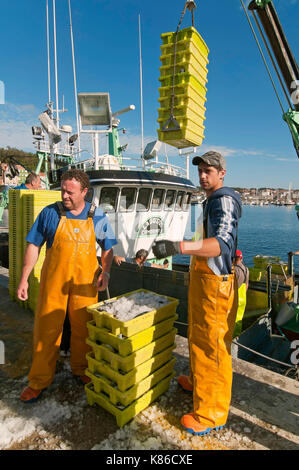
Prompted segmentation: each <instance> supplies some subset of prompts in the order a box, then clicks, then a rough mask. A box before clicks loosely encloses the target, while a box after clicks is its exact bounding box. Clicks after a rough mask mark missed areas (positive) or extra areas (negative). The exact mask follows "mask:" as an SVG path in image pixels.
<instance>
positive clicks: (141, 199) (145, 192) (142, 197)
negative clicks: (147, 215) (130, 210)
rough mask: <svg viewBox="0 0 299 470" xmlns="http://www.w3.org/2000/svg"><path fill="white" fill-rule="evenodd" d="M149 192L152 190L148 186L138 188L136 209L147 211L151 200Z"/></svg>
mask: <svg viewBox="0 0 299 470" xmlns="http://www.w3.org/2000/svg"><path fill="white" fill-rule="evenodd" d="M151 194H152V190H151V189H150V188H141V189H139V193H138V199H137V206H136V210H137V211H148V209H149V205H150V200H151Z"/></svg>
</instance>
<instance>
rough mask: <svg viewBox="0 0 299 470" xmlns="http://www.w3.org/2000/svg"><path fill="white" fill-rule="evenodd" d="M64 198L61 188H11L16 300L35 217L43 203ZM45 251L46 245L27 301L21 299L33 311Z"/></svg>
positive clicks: (12, 270)
mask: <svg viewBox="0 0 299 470" xmlns="http://www.w3.org/2000/svg"><path fill="white" fill-rule="evenodd" d="M60 200H61V193H60V191H38V190H36V191H33V190H32V191H31V190H20V189H14V190H10V191H9V292H10V296H11V299H12V300H17V295H16V292H17V287H18V284H19V281H20V278H21V273H22V266H23V258H24V253H25V250H26V246H27V242H26V236H27V234H28V232H29V230H30V229H31V227H32V225H33V223H34V221H35V219H36V217H37V216H38V214H39V213H40V212H41V211H42V209H43V208H44V207H46V206H47V205H49V204H53V203H54V202H56V201H60ZM45 254H46V246H45V245H44V246H43V247H42V249H41V251H40V255H39V258H38V261H37V263H36V265H35V266H34V268H33V270H32V273H31V275H30V277H29V282H28V284H29V287H28V301H26V302H20V303H21V305H22V306H23V307H25V308H29V309H30V310H32V311H34V310H35V307H36V302H37V296H38V290H39V283H40V273H41V268H42V265H43V262H44V258H45Z"/></svg>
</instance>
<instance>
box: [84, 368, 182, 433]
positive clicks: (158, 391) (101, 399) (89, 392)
mask: <svg viewBox="0 0 299 470" xmlns="http://www.w3.org/2000/svg"><path fill="white" fill-rule="evenodd" d="M174 376H175V374H174V373H172V374H170V375H169V376H167V377H166V378H165V379H163V380H162V381H161V382H159V383H158V384H157V385H155V387H153V388H152V389H151V390H149V391H148V392H146V393H145V394H144V395H142V396H141V397H140V398H138V399H137V400H135V401H133V403H131V405H129V406H128V407H126V408H125V409H121V408H118V407H117V406H115V405H113V404H112V403H111V402H110V401H109V400H108V398H107V397H106V395H104V394H102V393H95V391H94V390H93V385H92V383H89V384H87V385H85V392H86V396H87V402H88V404H89V405H90V406H92V405H94V404H95V403H96V404H97V405H99V406H101V407H102V408H104V409H105V410H106V411H108V412H109V413H111V414H113V415H114V416H115V417H116V422H117V425H118V426H119V427H122V426H124V425H125V424H126V423H128V422H129V421H131V419H133V418H134V417H135V416H136V415H138V413H140V412H141V411H142V410H144V409H145V408H147V407H148V406H149V405H150V404H151V403H152V402H153V401H154V400H156V399H157V398H158V397H159V396H160V395H162V394H163V393H165V392H166V391H167V390H168V388H169V385H170V381H171V379H172V378H173V377H174Z"/></svg>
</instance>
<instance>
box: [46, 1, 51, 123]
mask: <svg viewBox="0 0 299 470" xmlns="http://www.w3.org/2000/svg"><path fill="white" fill-rule="evenodd" d="M46 12H47V54H48V106H49V111H50V117H51V118H52V103H51V69H50V38H49V2H48V0H47V4H46Z"/></svg>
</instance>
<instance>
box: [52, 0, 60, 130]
mask: <svg viewBox="0 0 299 470" xmlns="http://www.w3.org/2000/svg"><path fill="white" fill-rule="evenodd" d="M53 25H54V57H55V85H56V126H57V128H58V129H59V104H58V78H57V48H56V13H55V0H53Z"/></svg>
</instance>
